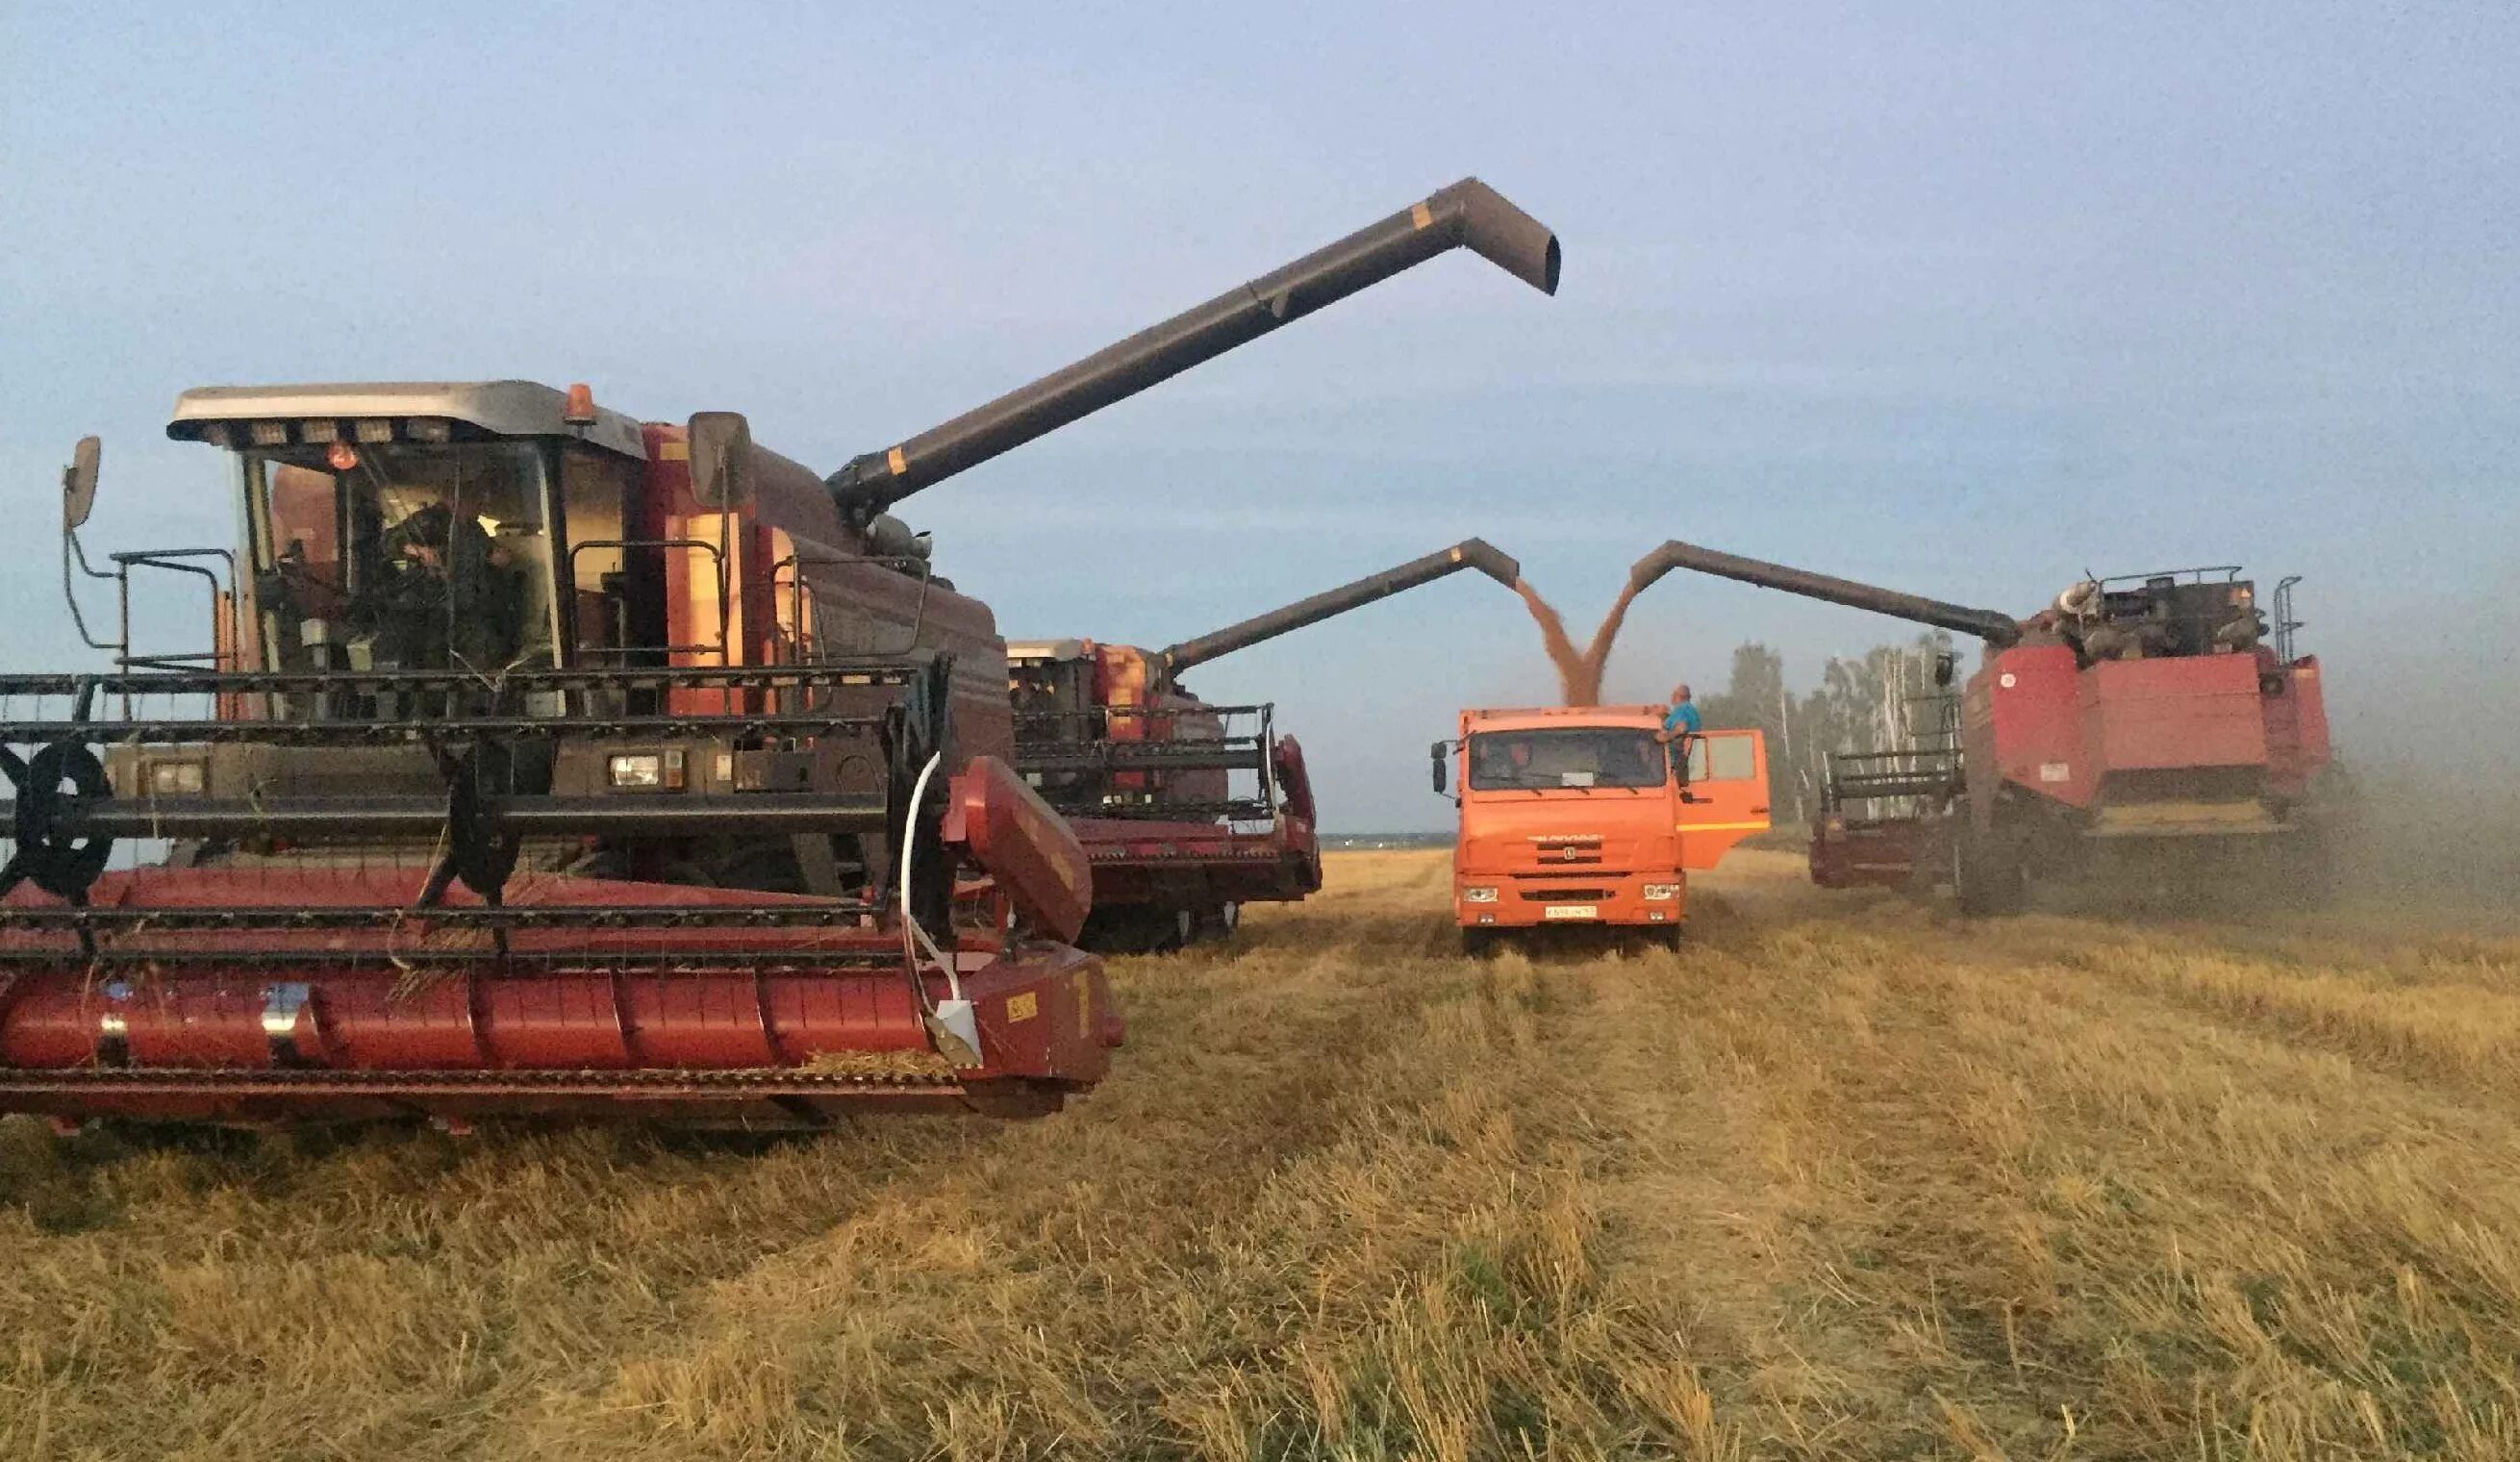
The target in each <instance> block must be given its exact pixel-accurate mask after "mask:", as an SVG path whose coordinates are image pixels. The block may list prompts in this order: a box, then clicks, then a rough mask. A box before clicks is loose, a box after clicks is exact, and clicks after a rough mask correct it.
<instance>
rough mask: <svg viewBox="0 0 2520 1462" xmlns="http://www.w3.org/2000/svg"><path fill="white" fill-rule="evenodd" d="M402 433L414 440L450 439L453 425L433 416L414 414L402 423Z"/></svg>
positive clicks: (452, 433) (451, 438) (453, 429)
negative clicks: (414, 415)
mask: <svg viewBox="0 0 2520 1462" xmlns="http://www.w3.org/2000/svg"><path fill="white" fill-rule="evenodd" d="M402 430H403V434H404V435H406V436H409V437H410V438H411V439H412V440H414V441H451V440H453V439H454V437H455V425H454V423H452V422H445V421H440V420H438V419H437V418H436V417H433V416H416V417H413V418H412V419H411V420H410V421H407V422H405V423H403V424H402Z"/></svg>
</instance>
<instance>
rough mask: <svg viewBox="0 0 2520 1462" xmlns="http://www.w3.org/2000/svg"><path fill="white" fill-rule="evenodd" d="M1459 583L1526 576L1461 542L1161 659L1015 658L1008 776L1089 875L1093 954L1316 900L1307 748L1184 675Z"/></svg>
mask: <svg viewBox="0 0 2520 1462" xmlns="http://www.w3.org/2000/svg"><path fill="white" fill-rule="evenodd" d="M1464 569H1472V570H1476V571H1479V572H1481V573H1484V574H1486V575H1487V576H1489V577H1490V578H1493V579H1495V580H1496V581H1497V582H1499V583H1502V584H1505V585H1507V586H1508V587H1510V586H1511V585H1512V584H1513V583H1514V581H1515V579H1516V578H1517V577H1518V576H1519V575H1520V572H1521V568H1520V566H1519V565H1517V564H1516V563H1515V562H1514V561H1513V560H1512V559H1510V558H1508V557H1507V556H1506V555H1505V554H1503V553H1500V552H1498V551H1497V550H1496V549H1495V548H1493V547H1491V546H1489V545H1488V544H1487V543H1485V542H1482V541H1481V540H1479V539H1476V538H1471V539H1468V540H1466V541H1464V542H1462V543H1457V544H1455V545H1454V546H1452V547H1451V548H1447V549H1444V550H1442V551H1441V552H1438V553H1432V554H1428V555H1426V556H1425V557H1424V558H1420V559H1413V560H1411V561H1410V562H1408V563H1406V564H1402V565H1399V566H1398V567H1396V568H1392V569H1388V570H1385V571H1382V572H1380V573H1374V574H1369V575H1368V576H1366V577H1364V578H1361V579H1358V580H1356V581H1355V582H1353V583H1349V584H1343V585H1341V586H1339V587H1338V588H1335V589H1329V590H1326V591H1324V592H1322V593H1319V594H1315V595H1312V596H1310V597H1309V598H1305V599H1300V600H1297V601H1296V602H1295V603H1293V604H1290V605H1286V606H1285V607H1283V608H1282V609H1277V610H1272V611H1270V612H1269V613H1267V614H1264V615H1256V616H1254V617H1251V618H1248V619H1244V620H1242V621H1240V622H1238V623H1236V624H1230V625H1228V626H1226V627H1225V628H1223V629H1219V630H1216V631H1215V632H1213V633H1210V634H1205V635H1201V636H1199V637H1198V638H1197V639H1194V640H1186V641H1184V642H1182V643H1180V644H1177V645H1172V646H1168V647H1166V648H1165V649H1162V650H1153V651H1148V650H1141V649H1139V648H1137V647H1136V646H1134V645H1103V644H1097V643H1096V642H1094V641H1092V640H1057V641H1043V642H1033V643H1019V644H1016V645H1013V646H1011V647H1010V648H1009V651H1008V658H1009V661H1010V663H1011V666H1012V671H1013V677H1014V678H1013V689H1014V696H1015V706H1016V713H1015V765H1016V768H1017V769H1018V770H1020V771H1021V772H1022V773H1023V774H1024V776H1025V778H1026V779H1027V780H1028V781H1030V782H1031V783H1032V785H1033V786H1034V788H1035V789H1037V790H1038V791H1039V792H1040V793H1041V794H1042V796H1043V797H1044V798H1046V799H1048V800H1049V801H1050V803H1051V805H1053V806H1055V807H1057V808H1058V809H1059V810H1060V811H1061V812H1063V813H1065V814H1066V815H1067V817H1068V820H1069V823H1070V825H1072V826H1073V827H1074V828H1075V829H1076V834H1077V837H1078V838H1079V839H1081V840H1083V842H1084V844H1085V847H1086V851H1087V852H1088V854H1089V855H1090V856H1091V858H1092V860H1093V864H1094V903H1095V914H1094V918H1093V920H1092V921H1091V922H1090V923H1089V924H1088V925H1087V931H1086V939H1087V942H1088V944H1089V945H1091V946H1092V947H1095V948H1100V949H1109V950H1119V949H1131V950H1150V949H1164V948H1174V947H1178V946H1180V945H1182V944H1186V943H1189V942H1192V941H1193V940H1196V939H1199V938H1202V937H1214V936H1219V935H1222V934H1225V933H1227V932H1229V931H1231V930H1232V929H1233V928H1234V925H1235V921H1236V919H1237V917H1238V911H1239V909H1240V906H1241V905H1242V904H1244V903H1249V902H1254V901H1271V902H1283V901H1291V900H1294V899H1300V898H1302V897H1304V896H1305V895H1307V894H1309V893H1312V892H1315V891H1318V890H1320V888H1321V886H1322V859H1321V845H1320V842H1319V840H1318V839H1317V837H1316V836H1315V823H1314V806H1313V791H1312V783H1311V781H1310V779H1309V778H1308V777H1307V776H1306V774H1305V771H1304V753H1303V748H1302V747H1300V746H1298V745H1297V744H1296V742H1295V738H1293V737H1291V736H1280V735H1278V734H1276V732H1275V730H1274V729H1273V726H1272V718H1273V708H1271V707H1268V706H1211V705H1209V704H1207V703H1206V702H1204V701H1201V700H1199V699H1198V698H1197V697H1196V696H1193V695H1192V694H1191V693H1190V692H1189V691H1188V690H1187V689H1186V688H1185V687H1184V686H1183V685H1182V684H1181V680H1180V676H1181V674H1182V673H1183V672H1184V671H1186V670H1190V669H1192V668H1194V667H1196V666H1198V665H1203V664H1205V663H1207V662H1210V661H1213V660H1216V659H1218V658H1219V657H1221V656H1225V655H1230V654H1232V653H1233V652H1235V651H1237V650H1242V649H1246V648H1248V647H1250V646H1252V645H1256V644H1259V643H1260V642H1262V641H1263V640H1270V639H1275V638H1277V637H1278V636H1280V635H1282V634H1285V633H1288V632H1289V631H1292V630H1296V629H1301V628H1303V627H1305V626H1306V625H1309V624H1315V623H1319V622H1320V621H1322V620H1324V619H1327V618H1329V617H1332V616H1335V615H1342V614H1345V613H1347V612H1348V611H1350V610H1353V609H1357V608H1360V607H1362V606H1364V605H1368V604H1372V603H1374V602H1376V601H1378V600H1381V599H1384V598H1387V597H1389V596H1390V595H1393V594H1397V593H1400V592H1401V591H1403V590H1406V589H1411V588H1415V587H1417V586H1418V585H1419V584H1424V583H1430V582H1432V581H1434V580H1436V579H1439V578H1443V577H1445V576H1447V575H1450V574H1453V573H1456V572H1459V571H1462V570H1464Z"/></svg>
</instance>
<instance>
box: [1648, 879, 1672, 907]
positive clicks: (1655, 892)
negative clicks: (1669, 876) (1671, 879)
mask: <svg viewBox="0 0 2520 1462" xmlns="http://www.w3.org/2000/svg"><path fill="white" fill-rule="evenodd" d="M1644 894H1645V902H1647V903H1669V902H1671V901H1672V900H1673V899H1675V898H1678V897H1679V896H1680V885H1678V884H1647V885H1645V888H1644Z"/></svg>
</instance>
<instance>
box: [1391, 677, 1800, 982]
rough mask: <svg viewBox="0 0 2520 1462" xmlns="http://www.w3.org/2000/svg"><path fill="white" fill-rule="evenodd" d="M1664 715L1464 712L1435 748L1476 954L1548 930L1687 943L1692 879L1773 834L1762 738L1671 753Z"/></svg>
mask: <svg viewBox="0 0 2520 1462" xmlns="http://www.w3.org/2000/svg"><path fill="white" fill-rule="evenodd" d="M1663 711H1664V708H1662V707H1660V706H1567V707H1546V708H1522V709H1473V710H1464V711H1463V712H1462V716H1461V723H1460V729H1459V734H1458V735H1457V736H1456V737H1455V738H1454V739H1452V740H1450V741H1439V742H1437V743H1435V745H1434V747H1433V748H1432V749H1431V755H1432V759H1433V763H1434V766H1433V771H1434V783H1435V790H1436V791H1437V792H1439V793H1440V792H1444V791H1446V790H1447V787H1448V784H1449V785H1450V786H1451V787H1453V788H1456V789H1458V790H1457V791H1455V792H1454V793H1453V796H1454V798H1455V800H1456V801H1457V802H1458V803H1459V805H1460V808H1461V830H1460V834H1459V836H1458V837H1457V838H1456V840H1455V842H1454V845H1453V915H1454V921H1455V923H1456V924H1457V925H1458V926H1459V927H1460V929H1461V931H1462V941H1463V947H1464V948H1465V949H1468V950H1471V951H1473V952H1475V951H1478V950H1480V949H1482V948H1484V947H1485V946H1486V945H1488V944H1490V943H1492V942H1493V941H1494V940H1495V939H1496V938H1497V937H1501V936H1504V935H1507V934H1508V933H1510V932H1512V931H1518V930H1531V929H1537V928H1541V927H1544V926H1579V927H1580V926H1596V927H1608V928H1632V929H1640V930H1645V931H1649V932H1654V933H1656V934H1657V935H1658V936H1659V937H1664V938H1667V939H1669V940H1672V941H1674V942H1677V941H1678V939H1679V937H1680V931H1681V929H1682V927H1683V926H1684V925H1685V923H1686V922H1687V920H1688V870H1690V869H1701V870H1702V869H1708V868H1712V867H1714V866H1715V865H1716V863H1717V862H1718V861H1719V860H1721V859H1722V857H1723V856H1724V854H1725V852H1726V851H1727V850H1729V849H1730V848H1731V847H1732V846H1733V845H1734V844H1736V843H1739V842H1740V841H1741V840H1742V839H1744V838H1747V837H1749V836H1750V835H1751V834H1752V833H1756V832H1762V831H1765V830H1766V828H1767V827H1768V755H1767V747H1766V744H1765V741H1764V740H1763V739H1762V737H1761V736H1760V733H1758V732H1756V731H1707V732H1703V733H1697V734H1692V735H1688V736H1683V737H1679V738H1677V739H1674V740H1672V741H1669V742H1665V741H1663V740H1661V739H1660V738H1659V737H1658V735H1657V733H1658V732H1659V731H1660V729H1661V726H1662V717H1663Z"/></svg>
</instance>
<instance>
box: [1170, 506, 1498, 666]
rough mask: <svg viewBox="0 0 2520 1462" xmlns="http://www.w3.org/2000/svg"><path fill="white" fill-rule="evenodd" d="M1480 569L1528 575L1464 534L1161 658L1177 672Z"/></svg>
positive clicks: (1488, 572)
mask: <svg viewBox="0 0 2520 1462" xmlns="http://www.w3.org/2000/svg"><path fill="white" fill-rule="evenodd" d="M1463 569H1475V570H1477V571H1479V572H1481V573H1484V574H1486V575H1487V576H1488V577H1490V578H1492V579H1495V580H1496V581H1497V582H1498V583H1501V584H1503V585H1505V586H1506V587H1507V588H1508V589H1510V588H1512V587H1513V586H1514V583H1515V582H1516V581H1517V580H1518V579H1520V578H1521V577H1522V566H1521V565H1520V564H1517V563H1515V562H1514V561H1513V560H1512V559H1511V558H1510V557H1508V555H1506V554H1505V553H1504V552H1502V551H1500V550H1499V549H1497V548H1496V547H1495V546H1494V545H1492V544H1490V543H1489V542H1487V540H1485V539H1483V538H1464V539H1463V540H1462V541H1461V542H1459V543H1456V544H1454V545H1453V546H1452V547H1450V548H1447V549H1445V550H1443V551H1442V552H1440V553H1430V554H1428V555H1426V556H1425V557H1424V558H1422V559H1412V560H1410V561H1409V562H1408V563H1406V564H1402V565H1401V566H1399V567H1398V568H1396V569H1385V570H1384V571H1381V572H1380V573H1369V574H1367V575H1366V576H1365V577H1363V578H1360V579H1358V580H1357V581H1356V582H1354V583H1352V584H1342V585H1341V586H1339V587H1338V588H1335V589H1326V590H1324V591H1323V592H1321V593H1319V594H1315V595H1314V596H1312V597H1311V598H1309V599H1298V600H1296V601H1295V602H1294V603H1292V604H1290V605H1287V606H1286V607H1285V608H1283V609H1275V610H1271V611H1270V612H1269V613H1267V614H1265V615H1254V616H1252V617H1250V618H1248V619H1245V620H1243V621H1242V622H1240V623H1238V624H1229V625H1227V626H1225V627H1224V628H1223V629H1220V630H1216V631H1215V632H1213V633H1210V634H1203V635H1200V636H1199V637H1198V638H1197V639H1194V640H1184V641H1182V642H1181V643H1180V644H1178V645H1174V646H1172V647H1171V648H1169V649H1166V650H1163V651H1161V652H1159V658H1160V659H1161V660H1162V661H1163V662H1164V664H1165V665H1166V666H1167V667H1168V668H1169V669H1170V670H1171V671H1172V672H1173V673H1175V674H1179V673H1180V672H1182V671H1184V670H1187V669H1189V668H1191V667H1192V666H1193V665H1203V664H1205V663H1207V662H1209V661H1211V660H1214V659H1216V658H1217V657H1219V656H1222V655H1231V654H1233V653H1234V652H1235V651H1237V650H1241V649H1246V648H1248V647H1250V646H1252V645H1256V644H1259V643H1260V642H1261V641H1262V640H1274V639H1276V638H1277V637H1278V636H1280V635H1282V634H1284V633H1286V632H1287V631H1288V630H1293V629H1301V628H1303V627H1304V626H1305V625H1307V624H1317V623H1319V622H1321V621H1322V620H1324V619H1327V618H1328V617H1330V616H1332V615H1343V614H1346V613H1347V612H1348V611H1349V610H1352V609H1355V608H1357V607H1358V606H1360V605H1366V604H1372V603H1373V601H1375V600H1377V599H1383V598H1388V597H1389V596H1391V595H1393V594H1397V593H1399V592H1400V591H1401V590H1403V589H1414V588H1416V587H1418V585H1419V584H1422V583H1430V582H1432V581H1433V580H1435V579H1439V578H1442V577H1443V576H1444V575H1446V574H1448V573H1458V572H1460V571H1462V570H1463Z"/></svg>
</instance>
